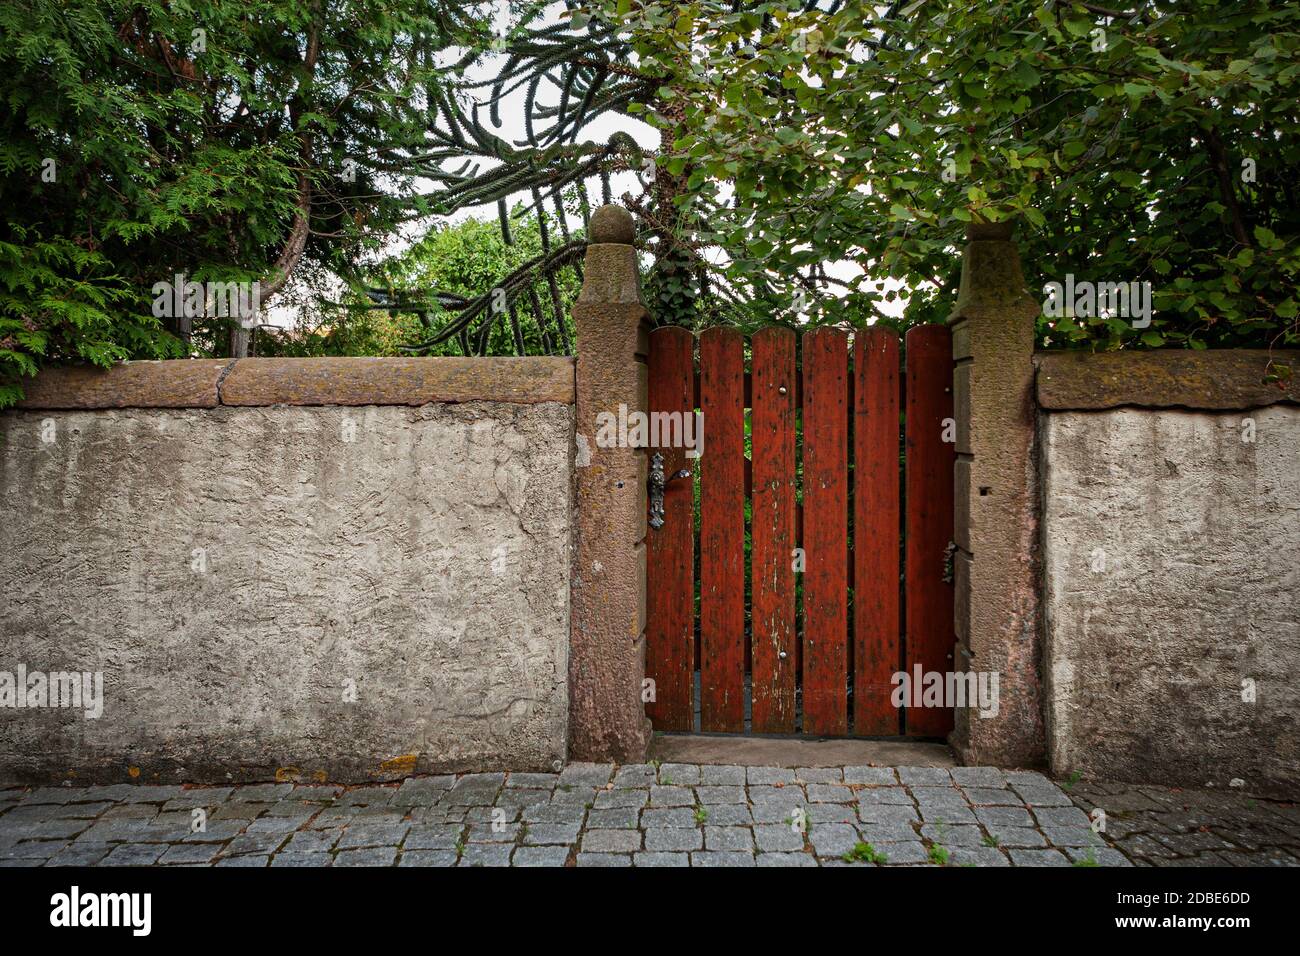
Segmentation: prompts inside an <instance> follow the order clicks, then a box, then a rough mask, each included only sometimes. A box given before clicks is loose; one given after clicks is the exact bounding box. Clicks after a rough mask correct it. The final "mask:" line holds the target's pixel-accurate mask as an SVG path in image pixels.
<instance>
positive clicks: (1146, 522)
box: [1038, 352, 1300, 795]
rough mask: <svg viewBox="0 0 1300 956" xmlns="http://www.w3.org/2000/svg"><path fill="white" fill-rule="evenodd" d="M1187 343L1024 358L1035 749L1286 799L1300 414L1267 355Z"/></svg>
mask: <svg viewBox="0 0 1300 956" xmlns="http://www.w3.org/2000/svg"><path fill="white" fill-rule="evenodd" d="M1200 354H1201V355H1202V356H1203V357H1201V358H1192V359H1189V357H1188V355H1187V353H1181V354H1178V355H1175V356H1173V357H1172V358H1147V359H1143V358H1142V357H1141V356H1137V357H1128V358H1126V359H1122V360H1118V359H1117V358H1116V357H1115V356H1108V357H1104V358H1100V357H1099V358H1100V361H1099V362H1094V361H1092V360H1091V357H1081V356H1071V357H1069V358H1068V359H1064V358H1062V359H1059V360H1058V359H1056V358H1055V357H1053V358H1052V359H1051V360H1049V361H1047V362H1046V363H1045V364H1043V365H1040V368H1039V389H1038V394H1039V400H1040V403H1041V404H1042V405H1043V406H1044V407H1045V411H1044V415H1043V421H1042V423H1041V431H1040V447H1041V459H1042V472H1043V548H1044V561H1045V582H1044V583H1045V623H1046V630H1045V645H1044V652H1045V671H1046V683H1047V688H1046V690H1047V708H1046V715H1047V732H1048V749H1049V755H1050V760H1051V764H1052V769H1053V770H1054V771H1055V772H1057V773H1059V774H1069V773H1071V772H1075V771H1079V772H1082V773H1083V774H1085V775H1086V776H1098V777H1103V778H1107V777H1108V778H1111V779H1120V780H1129V781H1160V782H1166V783H1182V784H1187V785H1196V786H1201V785H1206V784H1212V785H1214V786H1222V787H1226V786H1228V785H1229V784H1230V783H1231V781H1233V780H1234V779H1238V780H1240V781H1243V782H1244V785H1245V786H1246V787H1248V788H1251V789H1255V790H1258V791H1261V792H1268V791H1274V792H1281V793H1284V794H1287V793H1289V794H1291V795H1294V794H1295V793H1296V792H1298V791H1300V726H1298V724H1300V716H1298V715H1300V565H1297V561H1296V556H1297V554H1300V407H1297V406H1296V405H1295V404H1291V403H1290V401H1291V400H1290V397H1289V396H1288V395H1287V394H1285V393H1282V392H1279V391H1278V390H1277V388H1276V387H1270V389H1271V390H1266V391H1264V392H1260V391H1259V383H1260V380H1261V377H1262V370H1263V367H1264V365H1265V364H1266V362H1267V359H1266V357H1263V356H1259V355H1255V357H1254V359H1253V360H1252V359H1251V357H1250V356H1251V353H1241V352H1238V353H1223V354H1220V355H1216V354H1215V353H1200ZM1175 361H1177V362H1189V361H1190V362H1191V363H1192V364H1194V365H1195V366H1196V367H1197V368H1196V369H1195V370H1192V371H1190V372H1188V374H1184V375H1179V376H1177V380H1176V381H1174V382H1170V381H1164V379H1165V377H1166V372H1167V371H1168V368H1169V365H1170V363H1171V362H1175ZM1233 368H1239V369H1241V371H1238V372H1234V371H1232V370H1233ZM1099 369H1100V370H1101V373H1104V374H1101V373H1099ZM1202 373H1204V374H1202ZM1198 376H1200V378H1199V381H1201V385H1198V386H1197V387H1196V388H1197V389H1200V391H1196V390H1195V389H1193V390H1191V391H1189V390H1188V387H1187V383H1188V382H1194V381H1197V380H1198ZM1162 381H1164V384H1163V385H1161V382H1162ZM1180 383H1181V384H1180ZM1261 400H1276V401H1278V402H1279V404H1272V405H1268V406H1264V407H1259V405H1258V403H1260V402H1261ZM1174 403H1178V404H1181V405H1183V406H1184V407H1170V406H1171V405H1172V404H1174ZM1071 405H1073V406H1076V407H1075V408H1070V407H1068V406H1071ZM1194 405H1208V406H1210V407H1211V408H1212V409H1213V410H1209V409H1199V408H1195V407H1186V406H1194ZM1234 405H1236V406H1241V407H1240V408H1239V409H1238V410H1231V411H1229V410H1225V409H1230V408H1232V407H1233V406H1234ZM1080 407H1081V408H1082V409H1086V410H1080ZM1252 689H1253V694H1254V697H1253V700H1252V699H1251V690H1252ZM1243 698H1244V699H1243ZM1238 785H1241V784H1238Z"/></svg>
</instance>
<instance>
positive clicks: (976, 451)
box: [948, 223, 1046, 766]
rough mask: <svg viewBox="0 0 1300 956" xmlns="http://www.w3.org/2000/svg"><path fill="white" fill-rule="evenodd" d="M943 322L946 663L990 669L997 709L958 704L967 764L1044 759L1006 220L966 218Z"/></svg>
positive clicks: (1028, 464) (1026, 427)
mask: <svg viewBox="0 0 1300 956" xmlns="http://www.w3.org/2000/svg"><path fill="white" fill-rule="evenodd" d="M967 240H968V242H967V244H966V250H965V253H964V255H963V257H962V273H961V287H960V291H959V293H958V297H957V303H956V305H955V307H954V308H953V311H952V314H951V316H950V317H949V319H948V322H949V324H950V325H951V326H952V333H953V334H952V349H953V361H954V363H955V367H954V370H953V385H954V392H955V394H954V399H955V402H954V407H955V408H956V418H957V462H956V465H955V473H954V483H955V491H956V509H955V510H956V514H955V519H956V520H955V523H956V536H955V538H954V542H955V544H956V546H957V551H956V555H955V561H954V572H955V585H956V596H955V597H956V602H955V611H954V628H955V632H956V636H957V645H956V648H955V653H954V655H953V659H954V661H955V665H954V666H955V669H957V670H971V671H982V672H996V673H997V674H998V675H999V707H998V713H997V715H996V716H990V717H980V716H979V715H978V712H977V711H976V709H974V708H964V709H963V708H958V710H957V714H956V727H955V729H954V730H953V733H952V736H951V737H950V743H951V744H952V746H953V748H954V749H955V750H956V751H957V753H958V756H959V757H960V758H961V759H962V761H963V762H964V763H967V764H998V765H1002V766H1034V765H1038V764H1041V763H1043V761H1044V760H1045V757H1046V749H1045V742H1044V733H1043V710H1042V690H1041V681H1040V673H1039V670H1040V661H1041V658H1042V651H1041V636H1040V635H1041V630H1040V610H1039V590H1038V585H1039V569H1038V510H1039V509H1038V475H1037V462H1036V458H1035V444H1034V428H1035V420H1036V417H1037V412H1036V408H1035V404H1034V393H1033V385H1034V366H1033V357H1034V324H1035V321H1036V319H1037V317H1038V315H1039V311H1040V309H1039V305H1038V302H1037V301H1036V300H1035V299H1034V298H1033V297H1032V296H1031V295H1030V294H1029V292H1028V290H1026V288H1025V280H1024V276H1023V275H1022V273H1021V269H1020V257H1019V254H1018V253H1017V251H1016V247H1015V244H1014V243H1013V242H1012V241H1011V224H1010V223H991V224H983V225H972V226H970V227H969V229H968V231H967Z"/></svg>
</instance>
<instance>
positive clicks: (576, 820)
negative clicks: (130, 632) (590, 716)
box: [0, 763, 1300, 867]
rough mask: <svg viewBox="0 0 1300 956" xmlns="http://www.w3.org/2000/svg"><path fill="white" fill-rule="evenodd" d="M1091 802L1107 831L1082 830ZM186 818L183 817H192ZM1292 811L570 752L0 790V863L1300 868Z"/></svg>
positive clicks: (1094, 790)
mask: <svg viewBox="0 0 1300 956" xmlns="http://www.w3.org/2000/svg"><path fill="white" fill-rule="evenodd" d="M1094 806H1100V807H1102V808H1103V809H1104V810H1105V811H1106V817H1107V831H1106V833H1105V834H1103V835H1101V836H1099V835H1097V834H1095V833H1094V832H1093V831H1092V829H1091V828H1090V826H1089V817H1088V812H1091V810H1092V809H1093V807H1094ZM200 823H201V824H202V826H199V824H200ZM1297 857H1300V810H1298V808H1297V807H1295V806H1294V805H1291V804H1284V803H1269V802H1264V801H1257V800H1251V799H1249V798H1247V797H1246V796H1245V795H1242V794H1239V793H1226V794H1225V793H1215V792H1211V791H1196V792H1191V791H1181V792H1180V791H1175V790H1170V789H1167V788H1160V787H1145V786H1144V787H1118V786H1109V785H1104V784H1091V783H1089V784H1085V783H1077V784H1074V785H1073V786H1072V787H1070V789H1069V791H1068V792H1067V791H1066V790H1065V789H1062V787H1061V786H1058V785H1057V784H1056V783H1053V782H1052V781H1051V780H1049V779H1047V778H1046V777H1044V776H1043V775H1041V774H1038V773H1033V772H1026V771H1006V772H1004V771H1001V770H996V769H992V768H987V767H957V768H953V769H951V770H947V769H943V768H931V767H899V768H889V767H831V768H818V769H801V770H791V769H783V768H779V767H748V768H746V767H727V766H696V765H693V764H667V763H666V764H661V765H657V766H656V765H650V764H640V765H633V766H623V767H614V766H610V765H598V764H573V765H571V766H569V767H567V768H566V769H565V770H564V771H563V772H562V773H560V774H546V773H510V774H505V773H479V774H465V775H461V776H431V777H415V778H411V779H409V780H406V781H405V782H403V783H401V784H391V785H384V786H360V787H349V788H344V787H339V786H329V785H314V784H309V785H305V784H297V785H295V784H292V783H279V784H260V785H246V786H236V787H180V786H143V785H132V784H119V785H115V786H100V787H46V788H40V789H24V788H10V789H0V866H78V865H81V866H132V865H136V866H139V865H154V864H159V865H165V866H166V865H176V866H186V865H189V866H194V865H198V866H207V865H215V866H253V867H261V866H392V865H398V866H454V865H459V866H566V865H576V866H633V865H635V866H656V867H658V866H755V865H758V866H816V865H823V866H847V865H851V866H874V865H889V866H895V865H948V866H971V865H973V866H1091V865H1101V866H1130V865H1132V863H1131V862H1130V860H1131V861H1134V862H1136V863H1138V864H1139V865H1145V864H1155V865H1169V864H1180V865H1182V864H1193V865H1196V864H1237V865H1264V864H1268V865H1290V866H1294V865H1297V864H1298V863H1300V860H1298V859H1297Z"/></svg>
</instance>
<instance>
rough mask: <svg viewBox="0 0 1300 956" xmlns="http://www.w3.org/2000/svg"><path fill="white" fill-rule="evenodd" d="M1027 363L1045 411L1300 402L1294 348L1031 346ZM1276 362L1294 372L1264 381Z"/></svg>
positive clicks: (1299, 357)
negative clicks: (1030, 360) (1145, 349)
mask: <svg viewBox="0 0 1300 956" xmlns="http://www.w3.org/2000/svg"><path fill="white" fill-rule="evenodd" d="M1270 363H1271V366H1270ZM1034 364H1035V365H1036V366H1037V370H1038V373H1037V384H1036V388H1037V393H1038V405H1039V407H1040V408H1042V409H1045V410H1047V411H1090V410H1099V409H1106V408H1119V407H1122V406H1136V407H1139V408H1186V409H1204V410H1208V411H1216V410H1217V411H1232V410H1238V409H1247V408H1260V407H1263V406H1267V405H1276V404H1283V403H1288V404H1300V351H1296V350H1273V351H1269V350H1265V349H1206V350H1203V351H1196V350H1192V349H1177V350H1174V349H1163V350H1157V351H1149V352H1098V353H1092V352H1074V351H1070V352H1038V353H1036V354H1035V356H1034ZM1279 365H1282V366H1290V368H1291V370H1293V372H1294V374H1293V375H1292V376H1291V377H1290V378H1289V379H1285V380H1283V381H1281V382H1266V381H1265V377H1266V376H1268V375H1269V374H1270V373H1271V372H1272V371H1273V370H1274V369H1275V368H1276V366H1279ZM1283 371H1284V372H1285V370H1283Z"/></svg>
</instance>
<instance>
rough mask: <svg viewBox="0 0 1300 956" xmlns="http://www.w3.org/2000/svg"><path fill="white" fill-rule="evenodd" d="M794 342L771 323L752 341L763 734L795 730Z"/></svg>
mask: <svg viewBox="0 0 1300 956" xmlns="http://www.w3.org/2000/svg"><path fill="white" fill-rule="evenodd" d="M795 344H796V343H795V334H794V332H793V331H791V330H790V329H784V328H776V327H773V328H766V329H762V330H760V331H758V332H756V333H755V334H754V336H753V338H752V340H751V351H752V356H753V357H752V361H753V367H754V371H753V401H754V410H753V414H752V416H751V421H750V435H751V438H752V442H753V451H752V458H753V484H754V492H753V498H752V501H753V507H752V509H751V518H750V527H751V529H752V531H751V535H752V540H753V550H752V553H751V556H750V565H751V569H752V574H751V579H752V582H753V584H752V597H751V609H750V621H751V630H752V634H753V670H752V676H751V683H752V686H753V716H752V728H753V731H754V733H760V734H789V733H794V729H795V693H794V692H795V677H796V672H795V666H796V659H797V654H796V653H795V644H796V641H797V640H798V634H797V632H796V630H795V619H794V598H795V582H794V568H793V563H792V556H791V551H792V550H793V549H794V547H795V543H794V542H795V537H794V492H795V467H794V455H795V442H794V438H795V418H794V414H795V406H794V397H795V379H796V377H797V375H798V372H797V370H796V368H795Z"/></svg>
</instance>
